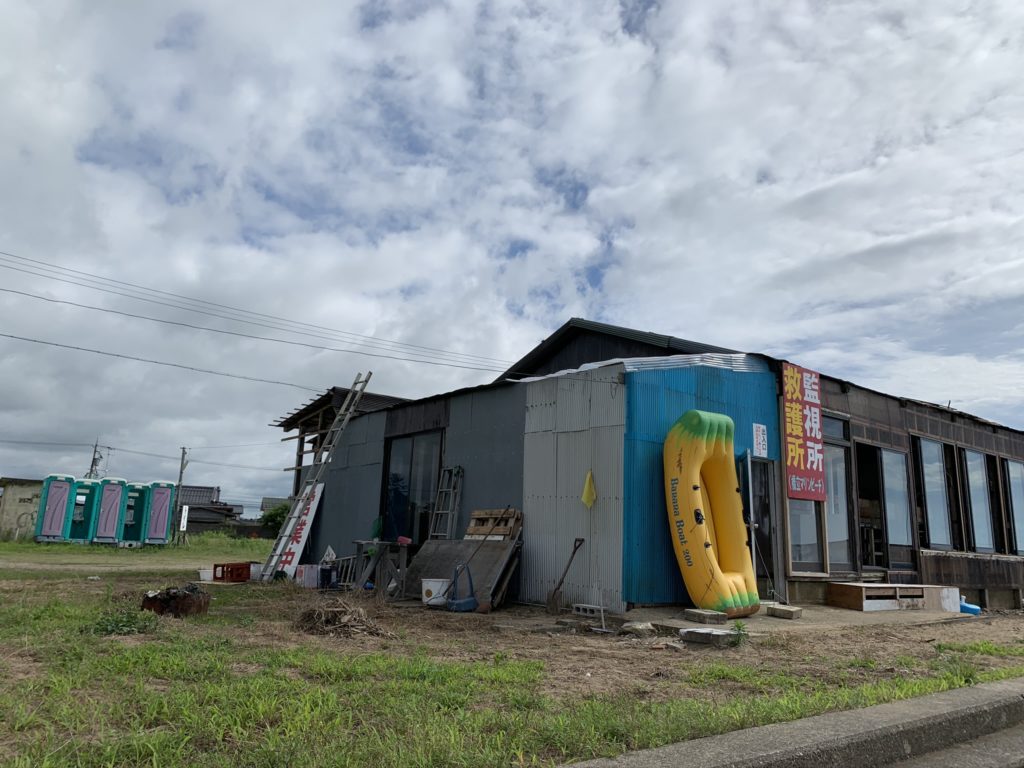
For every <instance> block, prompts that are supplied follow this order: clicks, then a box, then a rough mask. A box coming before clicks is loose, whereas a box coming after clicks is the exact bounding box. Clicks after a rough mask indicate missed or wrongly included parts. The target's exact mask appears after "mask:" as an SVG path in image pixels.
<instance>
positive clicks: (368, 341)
mask: <svg viewBox="0 0 1024 768" xmlns="http://www.w3.org/2000/svg"><path fill="white" fill-rule="evenodd" d="M0 256H4V257H7V258H8V259H15V260H17V261H18V262H28V263H29V264H32V265H36V264H38V265H40V266H39V267H31V268H32V269H36V270H39V269H43V270H47V269H48V270H58V271H59V272H64V273H70V274H75V275H79V276H82V277H85V278H86V279H87V281H88V282H87V283H83V282H82V281H81V280H76V281H68V280H63V279H61V278H60V277H54V276H53V275H47V274H45V273H40V272H38V271H36V272H27V271H26V270H25V269H21V268H18V267H14V266H11V265H9V264H4V263H2V262H0V266H2V267H4V268H6V269H13V270H15V271H19V272H26V273H27V274H32V275H36V276H38V277H44V278H47V279H53V280H59V281H60V282H69V283H70V284H72V285H79V286H81V287H85V288H92V289H94V290H106V292H108V293H115V295H119V296H126V297H128V298H134V299H138V300H141V301H153V302H154V303H163V302H156V301H155V300H153V299H150V298H147V297H141V296H138V295H133V294H123V293H117V292H115V291H110V290H109V289H104V288H102V287H97V286H93V285H89V284H88V283H91V282H96V281H99V282H101V283H102V284H111V283H113V284H115V285H121V286H127V287H129V288H135V289H137V290H142V291H146V292H148V293H153V294H157V295H160V296H167V297H170V298H173V299H177V300H179V301H187V302H190V303H192V304H198V305H200V306H205V307H213V308H216V309H218V310H221V311H228V312H233V313H240V314H243V315H248V316H251V317H258V318H264V319H267V320H274V321H277V322H279V323H288V324H289V325H294V326H298V327H299V328H307V329H312V330H317V331H328V332H331V333H335V334H341V335H343V336H347V337H351V338H349V339H341V340H342V341H348V342H350V343H351V340H352V339H357V340H362V341H358V342H357V343H361V344H363V345H376V347H377V348H378V349H379V348H382V347H381V346H380V345H381V344H388V345H392V346H393V347H397V348H399V349H393V350H392V351H400V349H408V350H422V351H423V352H428V353H434V354H435V355H437V354H440V355H444V356H447V357H450V358H462V359H464V360H470V361H472V360H475V361H487V362H492V363H509V362H511V361H509V360H504V359H502V358H495V357H488V356H484V355H476V354H472V353H466V352H453V351H451V350H445V349H441V348H439V347H429V346H424V345H420V344H409V343H407V342H401V341H395V340H392V339H382V338H378V337H375V336H369V335H366V334H360V333H355V332H352V331H344V330H341V329H337V328H330V327H327V326H320V325H315V324H313V323H306V322H303V321H300V320H291V319H289V318H285V317H279V316H277V315H270V314H266V313H263V312H254V311H252V310H248V309H243V308H240V307H233V306H230V305H228V304H221V303H219V302H213V301H208V300H206V299H197V298H195V297H191V296H185V295H183V294H178V293H173V292H170V291H163V290H160V289H158V288H149V287H147V286H144V285H139V284H137V283H131V282H128V281H125V280H118V279H116V278H111V277H107V276H103V275H97V274H94V273H90V272H85V271H82V270H78V269H72V268H70V267H62V266H60V265H59V264H54V263H52V262H46V261H41V260H39V259H32V258H29V257H27V256H19V255H17V254H15V253H11V252H9V251H0ZM20 266H22V267H24V266H26V265H25V264H21V265H20ZM167 306H174V307H175V308H178V309H186V310H189V311H195V312H202V313H203V314H209V313H208V312H203V311H202V310H200V309H197V308H195V307H182V306H180V305H179V304H168V305H167ZM214 316H215V317H222V318H224V319H230V320H236V321H238V322H247V323H253V324H256V325H266V324H265V323H256V322H255V321H252V320H249V319H247V318H237V317H226V316H224V315H214ZM267 327H274V326H267ZM277 329H278V330H288V331H289V332H292V333H305V334H306V335H313V334H309V333H308V332H304V331H301V330H296V329H283V328H277ZM410 354H420V353H418V352H410Z"/></svg>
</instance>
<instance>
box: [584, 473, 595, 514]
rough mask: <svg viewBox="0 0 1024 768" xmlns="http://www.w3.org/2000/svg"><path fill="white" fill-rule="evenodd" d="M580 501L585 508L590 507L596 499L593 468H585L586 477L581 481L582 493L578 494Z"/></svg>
mask: <svg viewBox="0 0 1024 768" xmlns="http://www.w3.org/2000/svg"><path fill="white" fill-rule="evenodd" d="M580 501H582V502H583V503H584V504H586V505H587V509H592V508H593V506H594V502H595V501H597V489H595V488H594V472H593V470H587V479H586V481H584V483H583V495H582V496H580Z"/></svg>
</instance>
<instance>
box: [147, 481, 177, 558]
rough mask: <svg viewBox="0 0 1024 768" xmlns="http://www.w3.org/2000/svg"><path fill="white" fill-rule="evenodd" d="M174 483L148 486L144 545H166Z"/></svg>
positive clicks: (172, 506) (156, 483)
mask: <svg viewBox="0 0 1024 768" xmlns="http://www.w3.org/2000/svg"><path fill="white" fill-rule="evenodd" d="M174 490H175V489H174V483H165V482H155V483H150V484H149V504H148V505H147V509H146V538H145V539H144V541H145V543H146V544H166V543H167V541H168V540H169V539H170V535H171V522H172V520H171V518H172V517H173V511H174Z"/></svg>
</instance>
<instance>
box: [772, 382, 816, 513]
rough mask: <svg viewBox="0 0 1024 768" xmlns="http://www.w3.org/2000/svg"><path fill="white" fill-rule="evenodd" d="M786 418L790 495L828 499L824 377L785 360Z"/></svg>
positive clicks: (799, 497) (785, 450) (786, 448)
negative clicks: (822, 393)
mask: <svg viewBox="0 0 1024 768" xmlns="http://www.w3.org/2000/svg"><path fill="white" fill-rule="evenodd" d="M782 421H783V423H782V434H783V437H784V439H785V446H784V453H785V456H786V492H787V495H788V496H789V498H791V499H809V500H811V501H824V500H825V451H824V446H823V444H822V442H821V377H820V376H819V375H818V374H817V373H816V372H814V371H809V370H807V369H805V368H801V367H800V366H797V365H790V364H789V363H784V364H783V366H782Z"/></svg>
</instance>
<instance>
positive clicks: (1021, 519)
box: [1006, 461, 1024, 555]
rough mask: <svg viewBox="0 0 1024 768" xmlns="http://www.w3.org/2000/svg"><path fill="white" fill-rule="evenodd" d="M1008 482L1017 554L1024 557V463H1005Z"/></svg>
mask: <svg viewBox="0 0 1024 768" xmlns="http://www.w3.org/2000/svg"><path fill="white" fill-rule="evenodd" d="M1006 477H1007V479H1008V480H1009V481H1010V507H1011V509H1012V510H1013V532H1014V534H1016V537H1017V554H1018V555H1024V463H1021V462H1019V461H1008V462H1006Z"/></svg>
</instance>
